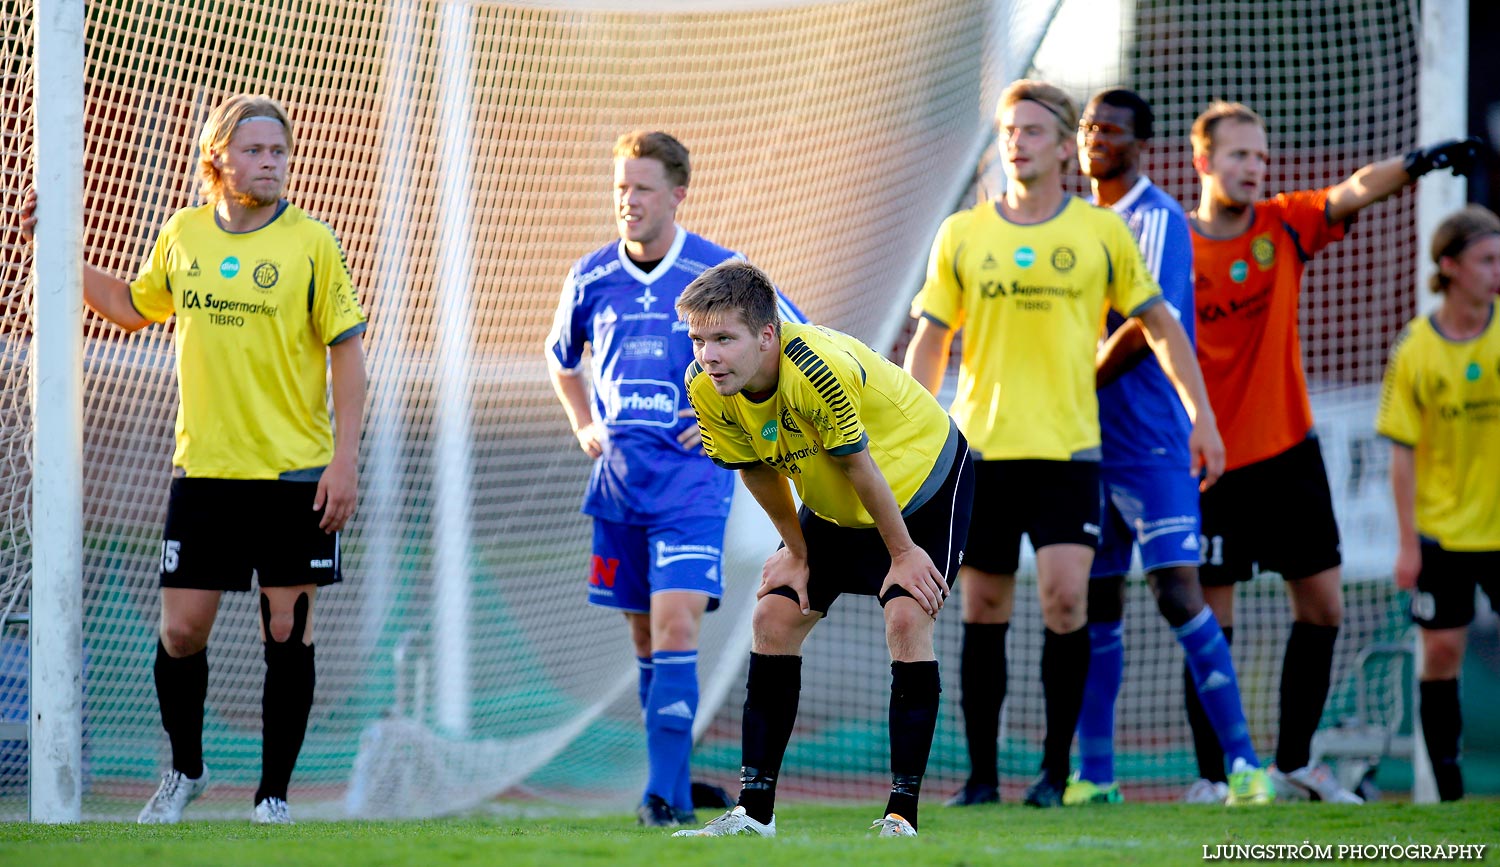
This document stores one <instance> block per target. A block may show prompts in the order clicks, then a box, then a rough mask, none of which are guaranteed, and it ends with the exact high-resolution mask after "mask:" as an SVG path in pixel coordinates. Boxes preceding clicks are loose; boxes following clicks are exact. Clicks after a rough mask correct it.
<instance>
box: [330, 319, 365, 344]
mask: <svg viewBox="0 0 1500 867" xmlns="http://www.w3.org/2000/svg"><path fill="white" fill-rule="evenodd" d="M366 327H368V323H365V322H361V323H359V324H358V325H355V326H354V327H352V328H349V329H348V330H346V331H344V332H343V333H342V334H340V335H339V336H338V337H335V338H333V339H332V340H330V341H328V345H329V346H338V345H339V344H340V343H343V342H344V341H345V340H348V339H349V338H351V337H353V336H354V335H356V334H364V333H365V328H366Z"/></svg>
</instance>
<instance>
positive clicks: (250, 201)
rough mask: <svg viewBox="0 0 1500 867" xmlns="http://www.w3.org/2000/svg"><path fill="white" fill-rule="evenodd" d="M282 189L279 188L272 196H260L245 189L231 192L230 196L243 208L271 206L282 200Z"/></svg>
mask: <svg viewBox="0 0 1500 867" xmlns="http://www.w3.org/2000/svg"><path fill="white" fill-rule="evenodd" d="M281 192H282V191H281V189H279V188H278V189H277V190H276V193H275V194H274V195H272V196H269V197H268V196H259V195H256V194H255V193H253V192H249V191H244V192H236V193H231V194H230V195H229V198H230V200H231V201H233V202H234V203H235V204H236V205H239V206H240V207H242V208H269V207H271V206H272V205H275V204H276V203H277V202H280V201H281Z"/></svg>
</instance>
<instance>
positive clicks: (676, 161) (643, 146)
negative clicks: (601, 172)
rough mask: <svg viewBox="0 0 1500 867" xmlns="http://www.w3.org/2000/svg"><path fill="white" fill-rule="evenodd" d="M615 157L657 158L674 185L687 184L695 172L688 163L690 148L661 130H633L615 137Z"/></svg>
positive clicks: (683, 185) (682, 185) (618, 158)
mask: <svg viewBox="0 0 1500 867" xmlns="http://www.w3.org/2000/svg"><path fill="white" fill-rule="evenodd" d="M615 159H617V160H620V159H643V160H656V161H657V162H659V163H661V167H662V168H663V169H664V170H666V173H667V180H669V181H671V182H672V186H674V187H685V186H687V185H688V179H689V177H691V175H692V172H693V170H692V167H691V166H690V165H689V164H688V149H687V148H686V147H684V146H683V144H682V142H680V141H678V140H677V139H675V138H673V137H671V136H670V135H667V134H666V133H664V132H660V131H657V132H647V131H646V130H643V129H638V130H632V131H631V132H627V133H625V134H624V135H622V136H620V137H619V138H618V139H615Z"/></svg>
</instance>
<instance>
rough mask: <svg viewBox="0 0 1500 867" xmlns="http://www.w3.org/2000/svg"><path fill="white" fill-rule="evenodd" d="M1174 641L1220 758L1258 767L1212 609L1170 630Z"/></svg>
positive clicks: (1226, 645)
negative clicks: (1182, 654) (1179, 647)
mask: <svg viewBox="0 0 1500 867" xmlns="http://www.w3.org/2000/svg"><path fill="white" fill-rule="evenodd" d="M1172 632H1173V633H1174V634H1176V636H1177V641H1178V643H1180V644H1181V645H1182V649H1183V651H1184V652H1185V653H1186V654H1187V665H1188V671H1190V672H1192V675H1193V684H1194V686H1196V687H1197V688H1198V701H1199V703H1200V704H1202V705H1203V715H1204V716H1206V717H1208V721H1209V724H1210V725H1212V726H1213V729H1214V734H1216V735H1218V737H1219V746H1220V747H1221V748H1222V749H1223V750H1224V759H1225V761H1226V762H1227V763H1228V765H1229V767H1230V768H1231V769H1232V768H1233V767H1234V760H1235V759H1244V760H1245V761H1246V762H1248V763H1249V764H1250V766H1251V767H1255V768H1258V767H1260V759H1259V758H1258V757H1257V756H1256V755H1255V747H1254V746H1252V745H1251V744H1250V726H1249V725H1248V724H1247V723H1246V722H1245V709H1244V706H1243V705H1242V704H1241V703H1240V684H1239V680H1238V679H1237V678H1236V677H1235V675H1234V660H1233V659H1232V658H1230V656H1229V642H1227V641H1225V640H1224V633H1223V631H1221V630H1220V629H1219V621H1218V619H1217V618H1215V617H1214V612H1213V609H1211V608H1208V607H1205V608H1204V609H1203V610H1202V611H1200V612H1198V615H1197V616H1196V617H1194V618H1193V619H1192V620H1189V621H1188V622H1186V623H1184V624H1182V625H1181V626H1178V627H1177V628H1175V629H1173V630H1172Z"/></svg>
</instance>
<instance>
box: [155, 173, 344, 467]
mask: <svg viewBox="0 0 1500 867" xmlns="http://www.w3.org/2000/svg"><path fill="white" fill-rule="evenodd" d="M130 297H131V303H133V304H134V305H135V309H136V310H137V311H139V312H140V314H141V315H142V316H144V317H146V318H147V319H150V320H151V321H153V322H165V321H166V320H167V319H169V318H171V317H172V316H173V315H175V316H176V317H177V323H176V334H175V344H176V350H177V384H178V394H179V402H178V406H177V450H176V453H175V454H174V455H173V458H172V463H173V465H174V466H175V467H177V468H178V470H179V471H180V472H181V473H182V474H185V475H187V476H189V477H204V478H221V479H275V478H281V477H283V476H287V475H288V474H295V473H296V471H299V470H302V471H313V470H317V469H319V468H321V467H324V466H327V464H328V462H329V461H330V460H332V458H333V426H332V424H331V423H330V420H329V415H328V379H327V367H328V360H327V356H328V349H327V347H328V346H329V345H332V344H334V343H337V342H339V341H341V340H344V339H346V338H348V337H350V336H353V335H355V334H358V333H360V332H362V331H364V329H365V316H364V312H363V311H362V310H361V309H360V305H359V296H358V295H357V293H356V292H355V290H354V286H353V283H352V281H351V280H350V279H349V271H348V268H347V267H346V266H345V264H344V254H343V250H342V249H341V248H340V247H339V243H338V240H337V239H336V238H335V237H334V235H333V231H332V230H330V229H329V228H328V226H326V225H324V224H323V223H321V222H319V221H317V220H315V219H313V218H311V217H309V216H308V215H307V213H306V212H304V211H303V210H302V209H301V208H298V207H295V206H292V205H290V204H287V203H285V202H283V203H282V210H281V211H280V213H278V214H277V215H276V217H275V218H274V219H272V220H271V222H270V223H268V224H266V225H265V226H263V227H261V228H259V229H256V230H255V231H253V232H243V233H234V232H229V231H226V230H224V229H222V228H220V227H219V224H218V221H217V219H216V218H215V216H214V209H213V206H212V205H203V206H201V207H196V208H185V209H183V210H181V211H178V212H177V213H176V214H174V215H173V216H172V218H171V219H169V220H167V223H166V225H165V226H163V227H162V230H161V233H160V234H159V235H158V236H157V238H156V246H155V247H154V248H153V249H152V251H151V258H150V259H149V260H147V261H146V263H145V264H144V265H142V266H141V271H140V274H139V276H137V277H136V279H135V281H134V282H132V283H131V284H130Z"/></svg>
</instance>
